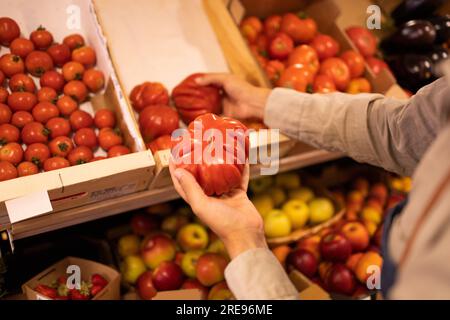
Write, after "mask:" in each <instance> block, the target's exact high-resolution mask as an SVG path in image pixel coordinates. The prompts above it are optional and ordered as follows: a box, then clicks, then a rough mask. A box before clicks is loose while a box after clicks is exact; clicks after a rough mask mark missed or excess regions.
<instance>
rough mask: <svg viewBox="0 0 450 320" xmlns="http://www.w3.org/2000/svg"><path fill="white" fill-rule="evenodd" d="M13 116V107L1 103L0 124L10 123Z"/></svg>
mask: <svg viewBox="0 0 450 320" xmlns="http://www.w3.org/2000/svg"><path fill="white" fill-rule="evenodd" d="M11 117H12V111H11V109H10V108H9V107H8V106H7V105H6V104H3V103H0V124H4V123H9V122H10V121H11Z"/></svg>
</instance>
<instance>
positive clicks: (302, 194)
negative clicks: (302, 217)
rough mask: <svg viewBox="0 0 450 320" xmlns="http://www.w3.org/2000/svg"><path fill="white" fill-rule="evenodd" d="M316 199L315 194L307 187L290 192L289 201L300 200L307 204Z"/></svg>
mask: <svg viewBox="0 0 450 320" xmlns="http://www.w3.org/2000/svg"><path fill="white" fill-rule="evenodd" d="M313 198H314V192H313V191H312V190H311V189H310V188H307V187H301V188H296V189H293V190H290V191H289V199H298V200H302V201H304V202H306V203H308V202H309V201H311V200H312V199H313Z"/></svg>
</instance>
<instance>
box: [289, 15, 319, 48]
mask: <svg viewBox="0 0 450 320" xmlns="http://www.w3.org/2000/svg"><path fill="white" fill-rule="evenodd" d="M281 31H282V32H284V33H286V34H287V35H288V36H290V37H291V38H292V40H294V42H295V43H308V42H310V41H311V40H312V39H313V38H314V37H315V35H316V33H317V24H316V22H315V21H314V20H313V19H310V18H306V17H305V16H304V15H301V17H299V15H295V14H293V13H287V14H285V15H284V16H283V19H282V21H281Z"/></svg>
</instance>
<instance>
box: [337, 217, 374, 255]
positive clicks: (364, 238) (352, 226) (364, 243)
mask: <svg viewBox="0 0 450 320" xmlns="http://www.w3.org/2000/svg"><path fill="white" fill-rule="evenodd" d="M340 230H341V232H342V234H343V235H344V236H345V237H346V238H347V239H348V241H350V244H351V246H352V249H353V251H354V252H357V251H363V250H364V249H366V248H367V247H368V246H369V242H370V236H369V231H367V229H366V227H365V226H364V225H363V224H362V223H360V222H357V221H351V222H347V223H345V224H344V225H343V226H342V227H341V228H340Z"/></svg>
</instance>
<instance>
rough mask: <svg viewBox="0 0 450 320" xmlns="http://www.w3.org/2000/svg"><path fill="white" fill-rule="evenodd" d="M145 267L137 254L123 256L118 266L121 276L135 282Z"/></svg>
mask: <svg viewBox="0 0 450 320" xmlns="http://www.w3.org/2000/svg"><path fill="white" fill-rule="evenodd" d="M146 269H147V268H146V267H145V264H144V261H143V260H142V259H141V257H139V256H128V257H125V259H124V260H123V262H122V264H121V266H120V271H121V273H122V278H123V280H125V281H126V282H128V283H135V282H136V280H137V278H139V276H140V275H141V274H142V273H144V272H145V270H146Z"/></svg>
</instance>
